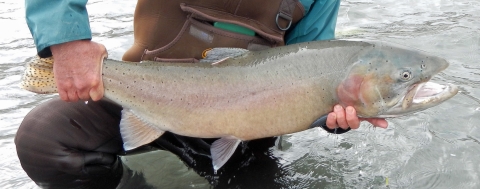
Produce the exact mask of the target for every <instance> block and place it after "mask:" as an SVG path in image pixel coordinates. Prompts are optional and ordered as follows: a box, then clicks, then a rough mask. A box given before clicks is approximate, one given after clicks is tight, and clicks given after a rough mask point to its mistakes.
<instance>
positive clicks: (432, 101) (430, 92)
mask: <svg viewBox="0 0 480 189" xmlns="http://www.w3.org/2000/svg"><path fill="white" fill-rule="evenodd" d="M457 93H458V87H457V86H455V85H453V84H443V85H442V84H438V83H434V82H430V81H429V82H423V83H418V84H415V85H412V86H411V87H410V88H409V90H408V92H407V93H406V94H405V96H404V97H403V98H402V99H401V100H400V101H399V102H398V104H397V105H396V106H394V107H392V108H391V109H390V110H389V111H388V113H387V115H383V116H381V117H382V118H388V117H399V116H402V115H405V114H410V113H414V112H418V111H422V110H425V109H428V108H431V107H433V106H436V105H438V104H441V103H442V102H444V101H446V100H448V99H450V98H452V97H453V96H455V95H456V94H457Z"/></svg>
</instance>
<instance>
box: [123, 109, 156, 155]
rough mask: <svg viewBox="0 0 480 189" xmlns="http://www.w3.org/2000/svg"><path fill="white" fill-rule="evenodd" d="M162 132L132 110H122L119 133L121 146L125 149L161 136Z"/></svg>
mask: <svg viewBox="0 0 480 189" xmlns="http://www.w3.org/2000/svg"><path fill="white" fill-rule="evenodd" d="M164 132H165V131H162V130H160V129H158V128H157V127H155V126H154V125H153V124H151V123H148V122H147V121H145V120H143V119H142V118H141V117H139V116H137V115H136V114H135V112H133V111H132V110H130V109H123V110H122V119H121V120H120V133H121V134H122V139H123V148H124V149H125V150H131V149H134V148H137V147H139V146H142V145H144V144H148V143H150V142H152V141H154V140H155V139H157V138H158V137H160V136H162V134H163V133H164Z"/></svg>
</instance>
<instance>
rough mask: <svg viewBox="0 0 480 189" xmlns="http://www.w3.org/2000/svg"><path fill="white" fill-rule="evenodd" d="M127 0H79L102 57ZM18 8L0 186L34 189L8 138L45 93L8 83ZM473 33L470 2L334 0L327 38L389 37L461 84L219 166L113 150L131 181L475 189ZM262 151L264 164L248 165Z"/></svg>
mask: <svg viewBox="0 0 480 189" xmlns="http://www.w3.org/2000/svg"><path fill="white" fill-rule="evenodd" d="M135 3H136V2H135V1H127V0H121V1H120V0H117V1H113V0H93V1H89V3H88V10H89V13H90V16H91V17H90V19H91V27H92V30H93V35H94V40H95V41H97V42H101V43H103V44H105V46H106V47H107V49H108V52H109V57H110V58H113V59H120V58H121V55H122V53H123V52H124V51H125V50H126V49H127V48H129V46H130V45H131V44H132V43H133V40H132V39H133V27H132V20H133V10H134V7H135ZM24 12H25V9H24V7H23V1H17V0H0V28H1V29H0V32H1V35H0V152H1V153H0V188H37V186H36V185H35V184H34V183H33V182H32V181H31V180H30V179H29V178H28V176H27V175H26V174H25V172H23V170H22V168H21V166H20V164H19V161H18V158H17V156H16V152H15V145H14V143H13V138H14V136H15V133H16V130H17V128H18V125H19V124H20V122H21V120H22V118H23V117H24V116H25V115H26V114H27V113H28V111H30V110H31V109H32V108H33V107H35V106H36V105H38V104H40V103H41V102H44V101H46V100H48V99H50V98H51V97H52V96H53V95H36V94H33V93H30V92H27V91H24V90H22V89H20V88H19V87H18V83H19V81H20V79H21V74H22V72H23V69H24V67H23V65H24V63H25V62H27V61H28V60H30V59H31V58H32V56H34V55H35V46H34V44H33V40H32V39H31V36H30V33H29V31H28V28H27V26H26V24H25V20H24ZM479 33H480V1H478V0H455V1H454V0H403V1H396V0H382V1H379V0H377V1H376V0H345V1H342V3H341V8H340V12H339V15H338V23H337V38H339V39H350V38H355V39H374V40H382V41H389V42H393V43H398V44H403V45H406V46H409V47H412V48H416V49H420V50H424V51H428V52H430V53H433V54H435V55H438V56H441V57H444V58H446V59H447V60H449V61H450V63H451V64H450V67H449V68H448V69H447V70H445V71H444V72H443V73H441V74H440V75H438V76H436V77H435V78H433V80H434V81H436V82H440V83H453V84H456V85H458V86H459V87H460V90H461V92H460V93H459V94H458V95H456V96H455V97H453V98H452V99H451V100H449V101H447V102H445V103H443V104H441V105H439V106H437V107H434V108H431V109H428V110H426V111H423V112H419V113H416V114H414V115H410V116H407V117H401V118H394V119H389V120H388V121H389V123H390V126H389V127H388V128H387V129H374V128H372V127H371V126H369V125H368V124H366V123H363V124H362V126H361V128H360V129H358V130H355V131H351V132H348V133H346V134H342V135H329V134H327V133H326V132H325V131H323V130H319V129H312V130H308V131H305V132H301V133H296V134H291V135H286V136H284V137H283V139H282V140H281V141H280V144H281V146H282V148H278V147H277V146H278V145H276V146H275V147H271V148H270V150H269V151H268V152H266V153H265V155H263V156H262V155H256V156H255V157H256V158H251V159H249V160H248V161H244V162H243V164H241V165H240V166H239V167H238V168H237V169H235V170H237V171H232V172H228V173H227V172H223V173H222V172H220V173H218V174H209V173H205V172H203V173H202V172H199V174H197V173H196V172H195V171H194V170H193V169H189V168H187V167H186V166H185V165H184V164H183V163H182V162H181V161H180V160H179V159H178V158H177V157H176V156H174V155H172V154H170V153H169V152H164V151H153V152H149V153H146V154H141V155H133V156H127V157H123V160H124V162H125V164H126V165H127V166H129V167H130V168H131V169H132V170H134V171H135V174H134V175H135V178H137V179H138V178H139V177H140V179H138V181H135V180H133V179H132V180H133V181H132V183H134V184H135V185H131V186H137V187H140V186H144V187H147V186H153V187H156V188H210V187H211V186H218V187H219V188H224V187H228V188H247V186H248V188H271V187H275V188H480V158H478V157H479V156H480V34H479ZM250 146H253V145H250ZM247 148H248V147H247ZM247 151H248V150H247ZM262 157H267V158H266V159H267V160H266V161H265V162H273V164H272V166H270V164H258V163H255V162H259V161H261V160H260V159H262ZM264 159H265V158H264ZM270 159H271V161H270ZM261 162H263V161H261ZM272 167H273V168H272ZM232 170H233V169H232ZM245 170H250V171H245ZM197 172H198V171H197ZM199 175H202V176H199ZM205 178H208V179H205ZM207 180H208V181H207ZM135 182H137V183H135Z"/></svg>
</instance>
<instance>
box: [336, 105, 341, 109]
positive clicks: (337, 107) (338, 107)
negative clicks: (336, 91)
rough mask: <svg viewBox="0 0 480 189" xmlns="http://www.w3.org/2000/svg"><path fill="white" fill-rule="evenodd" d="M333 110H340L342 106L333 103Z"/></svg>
mask: <svg viewBox="0 0 480 189" xmlns="http://www.w3.org/2000/svg"><path fill="white" fill-rule="evenodd" d="M334 108H335V110H342V107H341V106H340V105H335V107H334Z"/></svg>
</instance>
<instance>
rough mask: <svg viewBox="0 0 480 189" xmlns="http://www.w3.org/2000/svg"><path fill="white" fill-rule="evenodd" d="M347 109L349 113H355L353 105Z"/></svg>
mask: <svg viewBox="0 0 480 189" xmlns="http://www.w3.org/2000/svg"><path fill="white" fill-rule="evenodd" d="M346 110H347V113H349V114H353V108H352V107H350V106H349V107H347V109H346Z"/></svg>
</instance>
